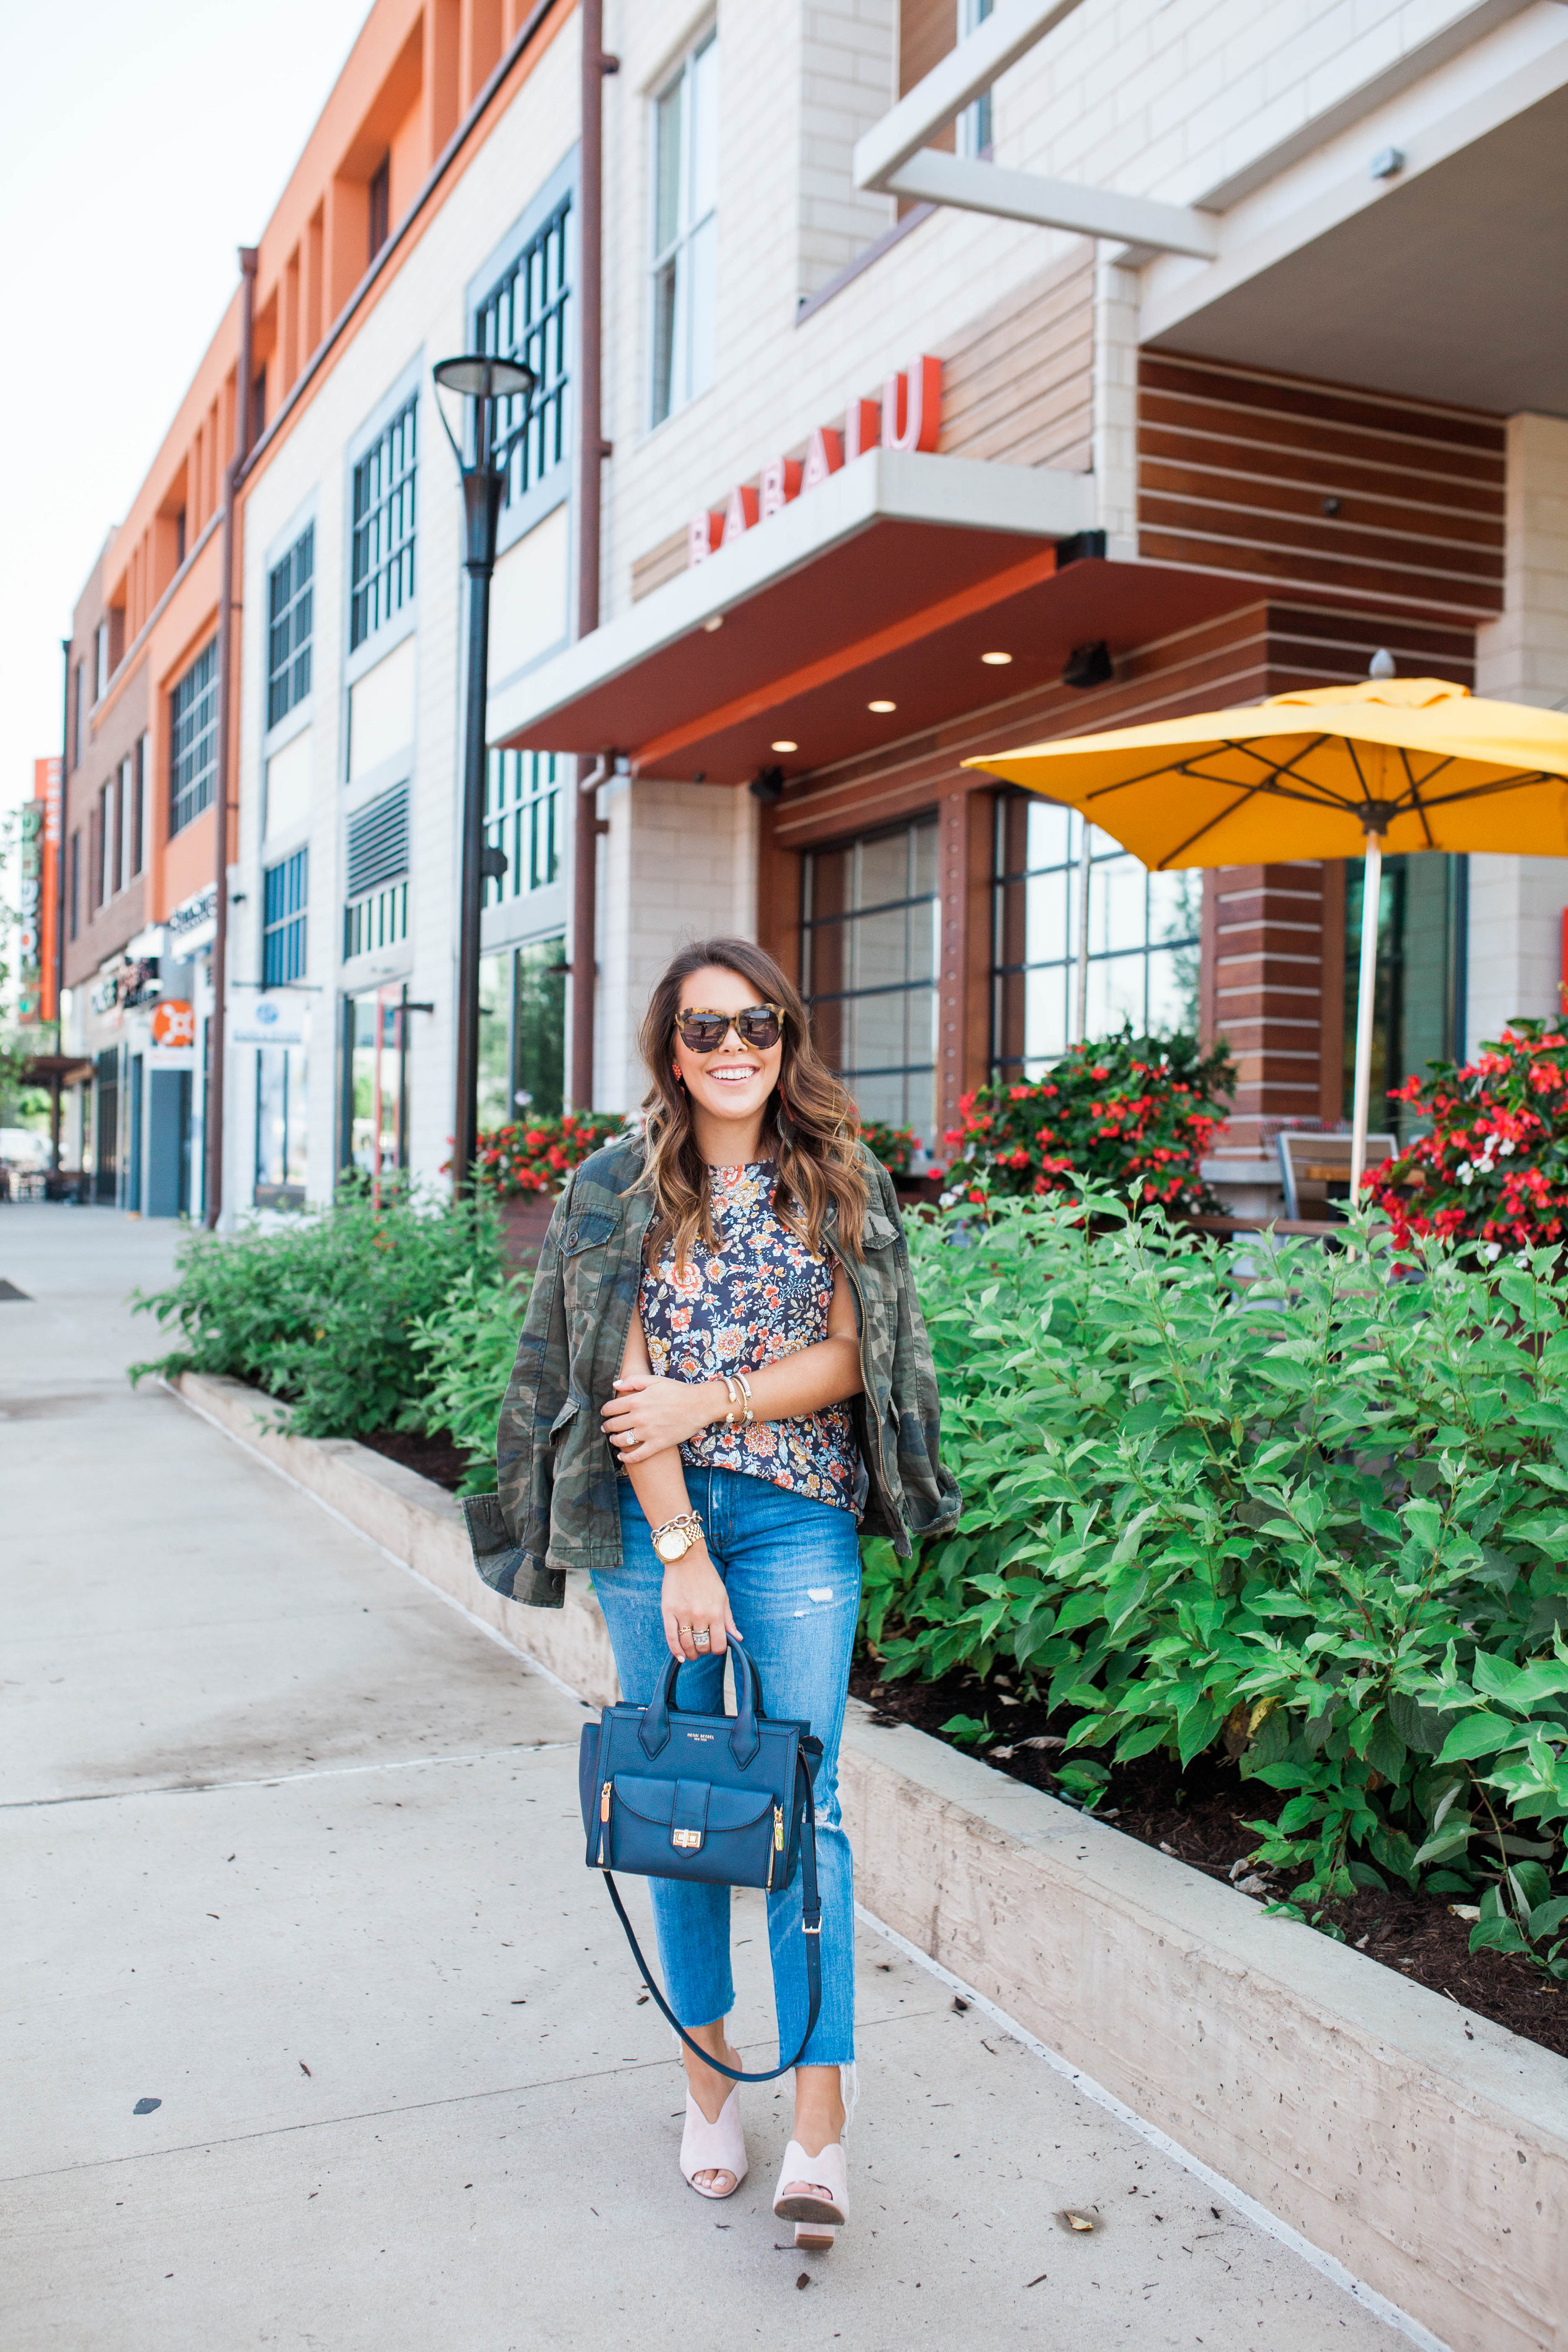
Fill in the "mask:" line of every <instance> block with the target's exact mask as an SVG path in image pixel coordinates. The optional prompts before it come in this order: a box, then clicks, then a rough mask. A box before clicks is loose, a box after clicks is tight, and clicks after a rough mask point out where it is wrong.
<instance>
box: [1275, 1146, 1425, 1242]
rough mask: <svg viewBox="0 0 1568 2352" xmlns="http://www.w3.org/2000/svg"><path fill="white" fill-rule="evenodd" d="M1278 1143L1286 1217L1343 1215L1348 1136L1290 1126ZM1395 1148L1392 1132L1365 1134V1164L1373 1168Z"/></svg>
mask: <svg viewBox="0 0 1568 2352" xmlns="http://www.w3.org/2000/svg"><path fill="white" fill-rule="evenodd" d="M1279 1143H1280V1181H1281V1183H1282V1184H1283V1186H1284V1188H1285V1214H1286V1216H1287V1217H1289V1218H1291V1220H1292V1221H1294V1220H1296V1219H1298V1218H1301V1217H1316V1218H1329V1217H1335V1216H1340V1215H1343V1211H1344V1205H1345V1202H1347V1201H1348V1200H1349V1198H1350V1147H1351V1138H1350V1137H1349V1136H1348V1135H1310V1134H1302V1133H1301V1131H1300V1129H1294V1130H1290V1131H1287V1132H1286V1133H1285V1134H1283V1135H1281V1137H1280V1139H1279ZM1396 1148H1397V1147H1396V1139H1395V1138H1394V1137H1393V1136H1392V1135H1369V1136H1368V1137H1367V1139H1366V1164H1367V1166H1368V1167H1369V1168H1375V1167H1376V1166H1377V1164H1378V1162H1379V1161H1380V1160H1386V1159H1387V1157H1388V1155H1389V1153H1390V1152H1391V1151H1393V1150H1396Z"/></svg>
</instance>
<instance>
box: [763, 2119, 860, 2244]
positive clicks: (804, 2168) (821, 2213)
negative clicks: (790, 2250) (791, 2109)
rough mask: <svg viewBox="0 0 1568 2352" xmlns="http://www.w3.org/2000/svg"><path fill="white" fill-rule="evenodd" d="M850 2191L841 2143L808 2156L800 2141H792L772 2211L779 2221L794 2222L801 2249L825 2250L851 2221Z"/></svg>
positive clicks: (782, 2169) (780, 2175)
mask: <svg viewBox="0 0 1568 2352" xmlns="http://www.w3.org/2000/svg"><path fill="white" fill-rule="evenodd" d="M848 2189H849V2170H848V2166H847V2164H846V2161H845V2158H844V2150H843V2144H842V2142H841V2141H840V2140H833V2141H831V2142H830V2144H829V2145H828V2146H827V2147H824V2148H821V2149H820V2150H819V2151H818V2153H817V2154H816V2155H815V2156H808V2155H807V2153H806V2151H805V2149H804V2148H803V2147H801V2146H800V2141H799V2140H795V2139H792V2140H791V2141H790V2143H789V2147H787V2148H786V2149H785V2151H784V2162H783V2166H782V2168H780V2171H779V2186H778V2188H777V2189H775V2190H774V2192H773V2210H774V2212H775V2213H776V2214H777V2215H778V2217H779V2221H793V2222H794V2224H795V2243H796V2244H797V2245H798V2246H805V2247H808V2248H810V2247H812V2246H816V2247H820V2248H824V2249H825V2248H826V2247H828V2246H831V2244H832V2242H833V2232H834V2231H835V2230H841V2229H842V2227H843V2225H844V2223H845V2222H846V2221H848V2220H849V2193H848ZM787 2192H792V2193H787Z"/></svg>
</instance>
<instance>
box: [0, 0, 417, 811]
mask: <svg viewBox="0 0 1568 2352" xmlns="http://www.w3.org/2000/svg"><path fill="white" fill-rule="evenodd" d="M369 5H370V0H249V5H246V0H74V5H71V6H70V7H60V6H57V5H47V0H46V5H33V6H31V7H24V6H23V5H21V0H6V5H5V8H4V16H5V74H4V76H0V289H3V291H4V304H5V318H6V320H7V322H8V325H7V331H6V335H5V363H4V366H3V367H0V449H3V450H4V451H5V470H4V473H3V474H0V550H3V551H4V560H3V562H0V808H5V807H8V806H9V805H10V804H11V803H12V802H14V801H16V800H25V799H26V798H28V797H30V795H31V793H32V788H33V761H34V760H35V759H37V758H39V757H42V756H45V755H47V754H48V753H50V752H54V751H58V750H59V747H60V706H61V678H60V639H61V638H62V637H63V636H64V635H67V633H68V630H69V627H70V617H71V608H72V606H73V605H74V604H75V602H76V599H77V595H78V591H79V589H80V587H81V583H82V582H83V580H84V579H85V578H86V576H87V574H88V572H89V571H90V570H91V568H92V565H93V562H94V560H95V559H96V557H97V555H98V551H99V548H100V547H101V546H102V544H103V541H104V540H105V538H106V537H107V536H108V533H109V530H110V527H111V526H112V525H113V524H114V523H116V522H118V521H119V520H120V517H121V516H122V515H123V514H124V512H125V511H126V509H127V507H128V506H129V504H130V502H131V499H132V498H133V497H134V495H135V492H136V489H137V487H138V485H139V483H140V482H141V478H142V475H143V474H144V473H145V472H146V470H147V467H149V465H151V463H152V457H153V455H154V453H155V451H156V449H157V447H158V444H159V442H160V441H161V439H162V436H163V433H164V430H165V428H166V426H167V425H168V423H169V420H170V418H171V417H172V415H173V412H174V409H175V407H176V405H177V404H178V402H179V400H180V396H181V394H183V391H184V390H185V387H186V385H187V383H189V382H190V379H191V376H192V375H193V373H194V370H195V367H196V364H197V362H198V361H199V360H200V358H201V355H202V352H204V349H205V348H206V345H207V343H208V341H210V339H211V337H212V335H213V332H214V329H215V327H216V325H217V322H218V320H219V319H220V318H221V317H222V316H223V311H224V306H225V303H226V302H227V300H228V299H229V296H230V294H231V292H232V291H233V289H234V284H235V278H236V275H237V270H238V264H237V262H236V260H235V247H238V246H241V245H254V244H255V243H256V240H257V238H258V237H259V236H260V234H261V230H262V228H263V226H264V225H265V223H266V221H267V215H269V213H270V212H271V210H272V207H273V205H274V204H275V203H276V202H277V197H278V195H279V194H280V192H281V190H282V188H283V184H284V183H285V181H286V180H287V177H288V173H289V172H290V170H291V169H292V168H293V165H294V163H295V162H296V161H297V159H298V154H299V151H300V149H301V148H302V147H303V145H304V143H305V140H306V137H307V135H308V131H309V130H310V126H311V124H312V123H313V122H314V121H315V119H316V116H317V115H318V113H319V111H320V109H321V104H322V101H323V100H324V99H325V98H326V96H327V93H328V91H329V89H330V88H331V86H332V83H333V81H334V80H335V79H336V78H337V75H338V72H339V69H340V67H341V65H342V62H343V59H344V58H346V57H347V55H348V53H349V49H350V45H351V43H352V41H353V38H354V35H355V34H356V32H357V31H358V30H359V27H360V26H361V23H362V22H363V21H364V18H365V16H367V15H368V13H369Z"/></svg>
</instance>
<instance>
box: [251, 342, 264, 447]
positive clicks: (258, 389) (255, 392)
mask: <svg viewBox="0 0 1568 2352" xmlns="http://www.w3.org/2000/svg"><path fill="white" fill-rule="evenodd" d="M266 430H267V362H266V361H265V360H264V361H263V362H262V363H261V365H260V367H259V368H258V369H257V370H256V374H255V376H254V377H253V378H252V379H251V387H250V434H249V444H250V446H253V447H254V446H255V445H256V442H257V441H259V440H260V438H261V436H262V435H263V434H264V433H265V432H266Z"/></svg>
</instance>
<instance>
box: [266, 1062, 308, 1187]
mask: <svg viewBox="0 0 1568 2352" xmlns="http://www.w3.org/2000/svg"><path fill="white" fill-rule="evenodd" d="M305 1076H306V1065H305V1048H304V1046H303V1045H258V1046H257V1047H256V1193H255V1199H256V1207H257V1208H258V1209H302V1208H303V1207H304V1206H305V1099H306V1096H305Z"/></svg>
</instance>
